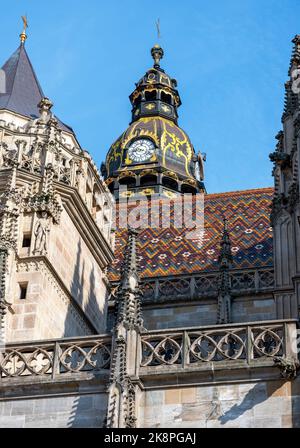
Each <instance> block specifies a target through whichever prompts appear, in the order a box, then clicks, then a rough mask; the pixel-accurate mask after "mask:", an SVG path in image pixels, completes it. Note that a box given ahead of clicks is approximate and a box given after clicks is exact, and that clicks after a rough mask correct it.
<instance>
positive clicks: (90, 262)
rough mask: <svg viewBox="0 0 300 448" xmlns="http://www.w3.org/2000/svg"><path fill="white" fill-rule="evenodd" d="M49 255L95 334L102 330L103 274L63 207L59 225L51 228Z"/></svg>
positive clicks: (104, 292)
mask: <svg viewBox="0 0 300 448" xmlns="http://www.w3.org/2000/svg"><path fill="white" fill-rule="evenodd" d="M48 257H49V261H50V263H52V265H53V266H54V267H55V270H56V271H57V273H58V275H59V276H60V278H61V279H62V280H63V282H64V284H65V286H66V288H67V289H68V291H70V293H71V295H72V296H73V298H74V299H75V300H76V302H77V303H78V304H79V305H80V307H81V308H82V309H83V310H84V311H85V313H86V314H87V315H88V317H89V318H90V319H91V320H92V321H93V324H94V325H95V327H96V329H97V331H98V333H103V331H104V326H105V324H104V320H105V313H106V303H105V298H106V286H105V284H104V281H103V273H102V272H101V268H100V266H99V265H98V263H97V261H96V259H95V257H94V256H93V254H92V252H91V250H90V249H89V248H88V247H87V244H86V243H85V241H84V238H83V236H82V235H80V233H79V231H78V229H77V228H76V226H75V224H74V223H73V222H72V220H71V218H70V217H69V216H68V214H67V212H66V211H65V210H64V211H63V213H62V216H61V223H60V225H59V226H53V228H52V229H51V234H50V237H49V255H48Z"/></svg>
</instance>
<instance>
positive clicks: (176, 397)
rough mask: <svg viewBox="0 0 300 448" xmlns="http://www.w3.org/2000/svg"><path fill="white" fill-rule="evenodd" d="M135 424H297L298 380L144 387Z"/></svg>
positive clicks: (299, 424)
mask: <svg viewBox="0 0 300 448" xmlns="http://www.w3.org/2000/svg"><path fill="white" fill-rule="evenodd" d="M139 426H140V427H148V428H291V427H300V380H299V379H298V380H295V381H293V382H290V381H286V382H285V381H269V382H265V381H262V382H258V383H255V382H253V383H243V384H225V385H218V386H202V387H185V388H174V389H166V390H163V389H157V390H155V389H153V390H148V391H146V392H144V394H143V397H142V398H141V401H140V409H139Z"/></svg>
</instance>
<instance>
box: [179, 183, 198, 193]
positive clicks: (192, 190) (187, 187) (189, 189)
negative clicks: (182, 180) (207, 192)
mask: <svg viewBox="0 0 300 448" xmlns="http://www.w3.org/2000/svg"><path fill="white" fill-rule="evenodd" d="M181 193H192V194H196V193H197V190H196V188H195V187H192V186H191V185H188V184H182V185H181Z"/></svg>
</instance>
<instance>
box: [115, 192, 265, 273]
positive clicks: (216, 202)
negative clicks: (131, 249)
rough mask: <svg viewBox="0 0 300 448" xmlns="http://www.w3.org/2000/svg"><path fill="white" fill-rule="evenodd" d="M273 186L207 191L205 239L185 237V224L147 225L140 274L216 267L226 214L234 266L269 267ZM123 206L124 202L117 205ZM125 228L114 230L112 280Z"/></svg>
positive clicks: (141, 239) (142, 233)
mask: <svg viewBox="0 0 300 448" xmlns="http://www.w3.org/2000/svg"><path fill="white" fill-rule="evenodd" d="M272 197H273V188H262V189H256V190H245V191H235V192H229V193H218V194H207V195H205V201H204V208H205V213H204V222H205V224H204V237H203V240H202V243H200V242H199V239H187V238H186V236H187V229H186V228H175V227H174V226H171V227H168V228H151V227H147V228H144V229H142V230H141V231H140V234H139V251H138V253H139V263H140V268H141V273H142V277H156V276H168V275H183V274H191V273H197V272H201V271H202V272H204V271H206V272H207V271H213V270H217V269H218V268H219V264H218V255H219V251H220V238H221V235H222V231H223V222H224V216H226V219H227V226H228V231H229V232H230V239H231V247H232V255H233V263H232V268H233V269H246V268H252V269H253V268H259V267H266V266H272V265H273V246H272V241H273V234H272V228H271V225H270V207H271V202H272ZM119 207H122V204H119ZM126 238H127V236H126V230H124V229H121V230H119V231H117V234H116V253H115V255H116V259H115V261H114V262H113V265H112V268H111V270H110V278H111V280H112V281H115V280H117V279H118V278H119V275H120V268H121V264H122V256H123V250H124V247H125V245H126Z"/></svg>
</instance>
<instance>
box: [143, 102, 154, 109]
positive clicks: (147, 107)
mask: <svg viewBox="0 0 300 448" xmlns="http://www.w3.org/2000/svg"><path fill="white" fill-rule="evenodd" d="M145 109H148V110H153V109H155V104H154V103H149V104H146V106H145Z"/></svg>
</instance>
